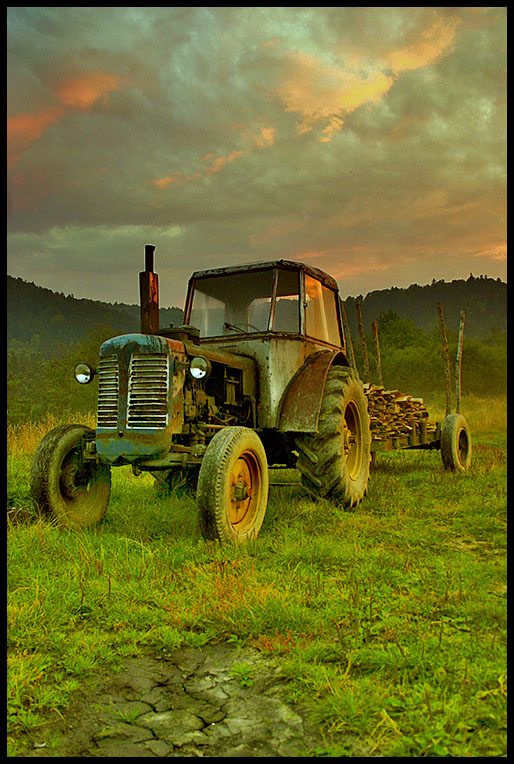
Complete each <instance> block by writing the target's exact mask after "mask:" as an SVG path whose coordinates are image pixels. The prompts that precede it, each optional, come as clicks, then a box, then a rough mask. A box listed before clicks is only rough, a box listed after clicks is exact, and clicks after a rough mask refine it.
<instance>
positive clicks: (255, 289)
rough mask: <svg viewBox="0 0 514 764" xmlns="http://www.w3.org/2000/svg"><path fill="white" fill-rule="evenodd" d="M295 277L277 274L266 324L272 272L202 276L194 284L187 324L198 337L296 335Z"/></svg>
mask: <svg viewBox="0 0 514 764" xmlns="http://www.w3.org/2000/svg"><path fill="white" fill-rule="evenodd" d="M298 285H299V274H298V272H297V271H288V270H279V271H278V281H277V293H276V294H277V299H276V303H275V310H274V314H273V316H272V317H271V320H270V313H271V303H272V294H273V269H269V270H264V271H250V272H247V273H233V274H224V275H223V276H206V277H204V278H200V279H197V281H196V282H195V288H194V294H193V304H192V310H191V316H190V318H189V323H190V324H192V325H193V326H196V327H197V328H198V329H199V330H200V336H201V337H219V336H221V335H229V334H251V333H253V332H266V331H269V330H271V331H279V332H299V323H300V321H299V298H298V294H299V289H298Z"/></svg>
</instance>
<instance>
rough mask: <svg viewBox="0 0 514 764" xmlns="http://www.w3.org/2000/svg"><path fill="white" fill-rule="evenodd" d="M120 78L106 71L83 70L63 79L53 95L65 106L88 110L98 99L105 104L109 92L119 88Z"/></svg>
mask: <svg viewBox="0 0 514 764" xmlns="http://www.w3.org/2000/svg"><path fill="white" fill-rule="evenodd" d="M121 80H122V78H121V77H118V76H116V75H114V74H109V73H108V72H99V71H94V72H85V73H84V74H81V75H79V76H77V77H70V78H69V79H66V80H64V82H62V83H61V84H60V85H58V86H57V88H56V90H55V95H56V97H57V98H58V99H59V101H61V102H62V103H63V104H64V105H65V106H68V107H70V108H72V109H78V110H79V111H89V109H91V108H92V107H93V106H94V104H95V103H96V102H97V101H99V100H101V101H102V103H103V104H104V105H106V104H107V103H108V96H109V93H112V92H113V91H114V90H117V89H118V88H119V86H120V82H121Z"/></svg>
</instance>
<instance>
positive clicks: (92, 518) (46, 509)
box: [30, 424, 111, 528]
mask: <svg viewBox="0 0 514 764" xmlns="http://www.w3.org/2000/svg"><path fill="white" fill-rule="evenodd" d="M91 437H94V431H93V430H91V429H90V428H89V427H85V426H84V425H79V424H67V425H61V426H60V427H56V428H55V429H53V430H50V432H48V433H47V434H46V435H45V437H44V438H43V440H42V441H41V443H40V444H39V446H38V447H37V449H36V452H35V454H34V458H33V460H32V467H31V472H30V490H31V494H32V498H33V499H34V501H35V502H36V504H37V507H38V509H39V510H40V512H42V513H43V514H49V515H51V516H52V517H53V518H54V519H55V520H57V521H58V522H59V523H60V524H61V525H64V526H68V527H80V528H85V527H88V526H90V525H94V524H95V523H97V522H99V521H100V520H101V519H102V518H103V517H104V515H105V511H106V509H107V505H108V503H109V497H110V493H111V471H110V468H109V467H108V466H107V465H104V464H96V463H95V462H92V461H85V460H84V458H83V455H82V454H83V448H84V444H85V442H86V440H87V438H91Z"/></svg>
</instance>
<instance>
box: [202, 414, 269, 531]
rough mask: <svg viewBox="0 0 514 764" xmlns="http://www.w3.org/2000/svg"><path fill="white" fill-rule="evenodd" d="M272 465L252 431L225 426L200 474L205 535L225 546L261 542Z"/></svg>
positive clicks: (214, 438) (218, 433)
mask: <svg viewBox="0 0 514 764" xmlns="http://www.w3.org/2000/svg"><path fill="white" fill-rule="evenodd" d="M268 486H269V482H268V462H267V459H266V452H265V450H264V446H263V444H262V442H261V439H260V438H259V436H258V435H257V433H255V432H254V431H253V430H250V429H249V428H247V427H225V428H224V429H223V430H220V431H219V432H217V433H216V435H215V436H214V437H213V439H212V440H211V441H210V443H209V445H208V446H207V450H206V452H205V455H204V457H203V459H202V465H201V467H200V473H199V475H198V487H197V494H196V496H197V504H198V510H199V520H200V530H201V532H202V535H203V536H205V537H206V538H208V539H217V540H218V541H220V542H221V543H222V544H233V543H236V544H238V543H241V542H245V541H247V540H248V539H251V538H256V536H257V535H258V533H259V531H260V529H261V526H262V523H263V520H264V515H265V513H266V506H267V503H268Z"/></svg>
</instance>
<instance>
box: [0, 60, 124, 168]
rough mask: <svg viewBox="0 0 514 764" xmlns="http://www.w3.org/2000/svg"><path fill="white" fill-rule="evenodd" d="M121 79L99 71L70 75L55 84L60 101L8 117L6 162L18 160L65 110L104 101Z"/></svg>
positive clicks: (82, 107) (87, 108) (11, 162)
mask: <svg viewBox="0 0 514 764" xmlns="http://www.w3.org/2000/svg"><path fill="white" fill-rule="evenodd" d="M121 82H122V78H121V77H118V76H116V75H114V74H108V73H107V72H99V71H94V72H87V73H86V74H83V75H80V76H78V77H70V78H69V79H67V80H65V81H64V82H62V83H61V84H60V85H59V86H57V87H56V88H54V94H55V96H56V98H57V100H58V101H60V104H53V105H51V106H48V107H46V108H43V109H40V110H39V111H38V112H29V113H24V114H18V115H16V116H14V117H8V118H7V141H8V148H7V155H8V164H15V163H16V162H18V161H19V160H20V158H21V156H22V154H23V152H24V151H25V150H26V149H27V148H28V147H29V146H30V144H31V143H33V142H34V141H35V140H37V139H38V138H40V137H41V135H43V133H44V132H45V131H46V130H47V129H48V128H49V127H50V126H51V125H53V124H55V123H56V122H57V121H58V120H59V119H60V118H61V117H62V116H63V115H64V114H65V113H67V112H68V111H73V110H78V111H87V110H89V109H91V107H92V106H93V105H94V104H95V103H96V102H97V101H99V100H100V99H102V101H103V103H104V104H105V103H106V102H107V97H108V95H109V93H111V92H112V91H113V90H116V89H117V88H119V86H120V84H121Z"/></svg>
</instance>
